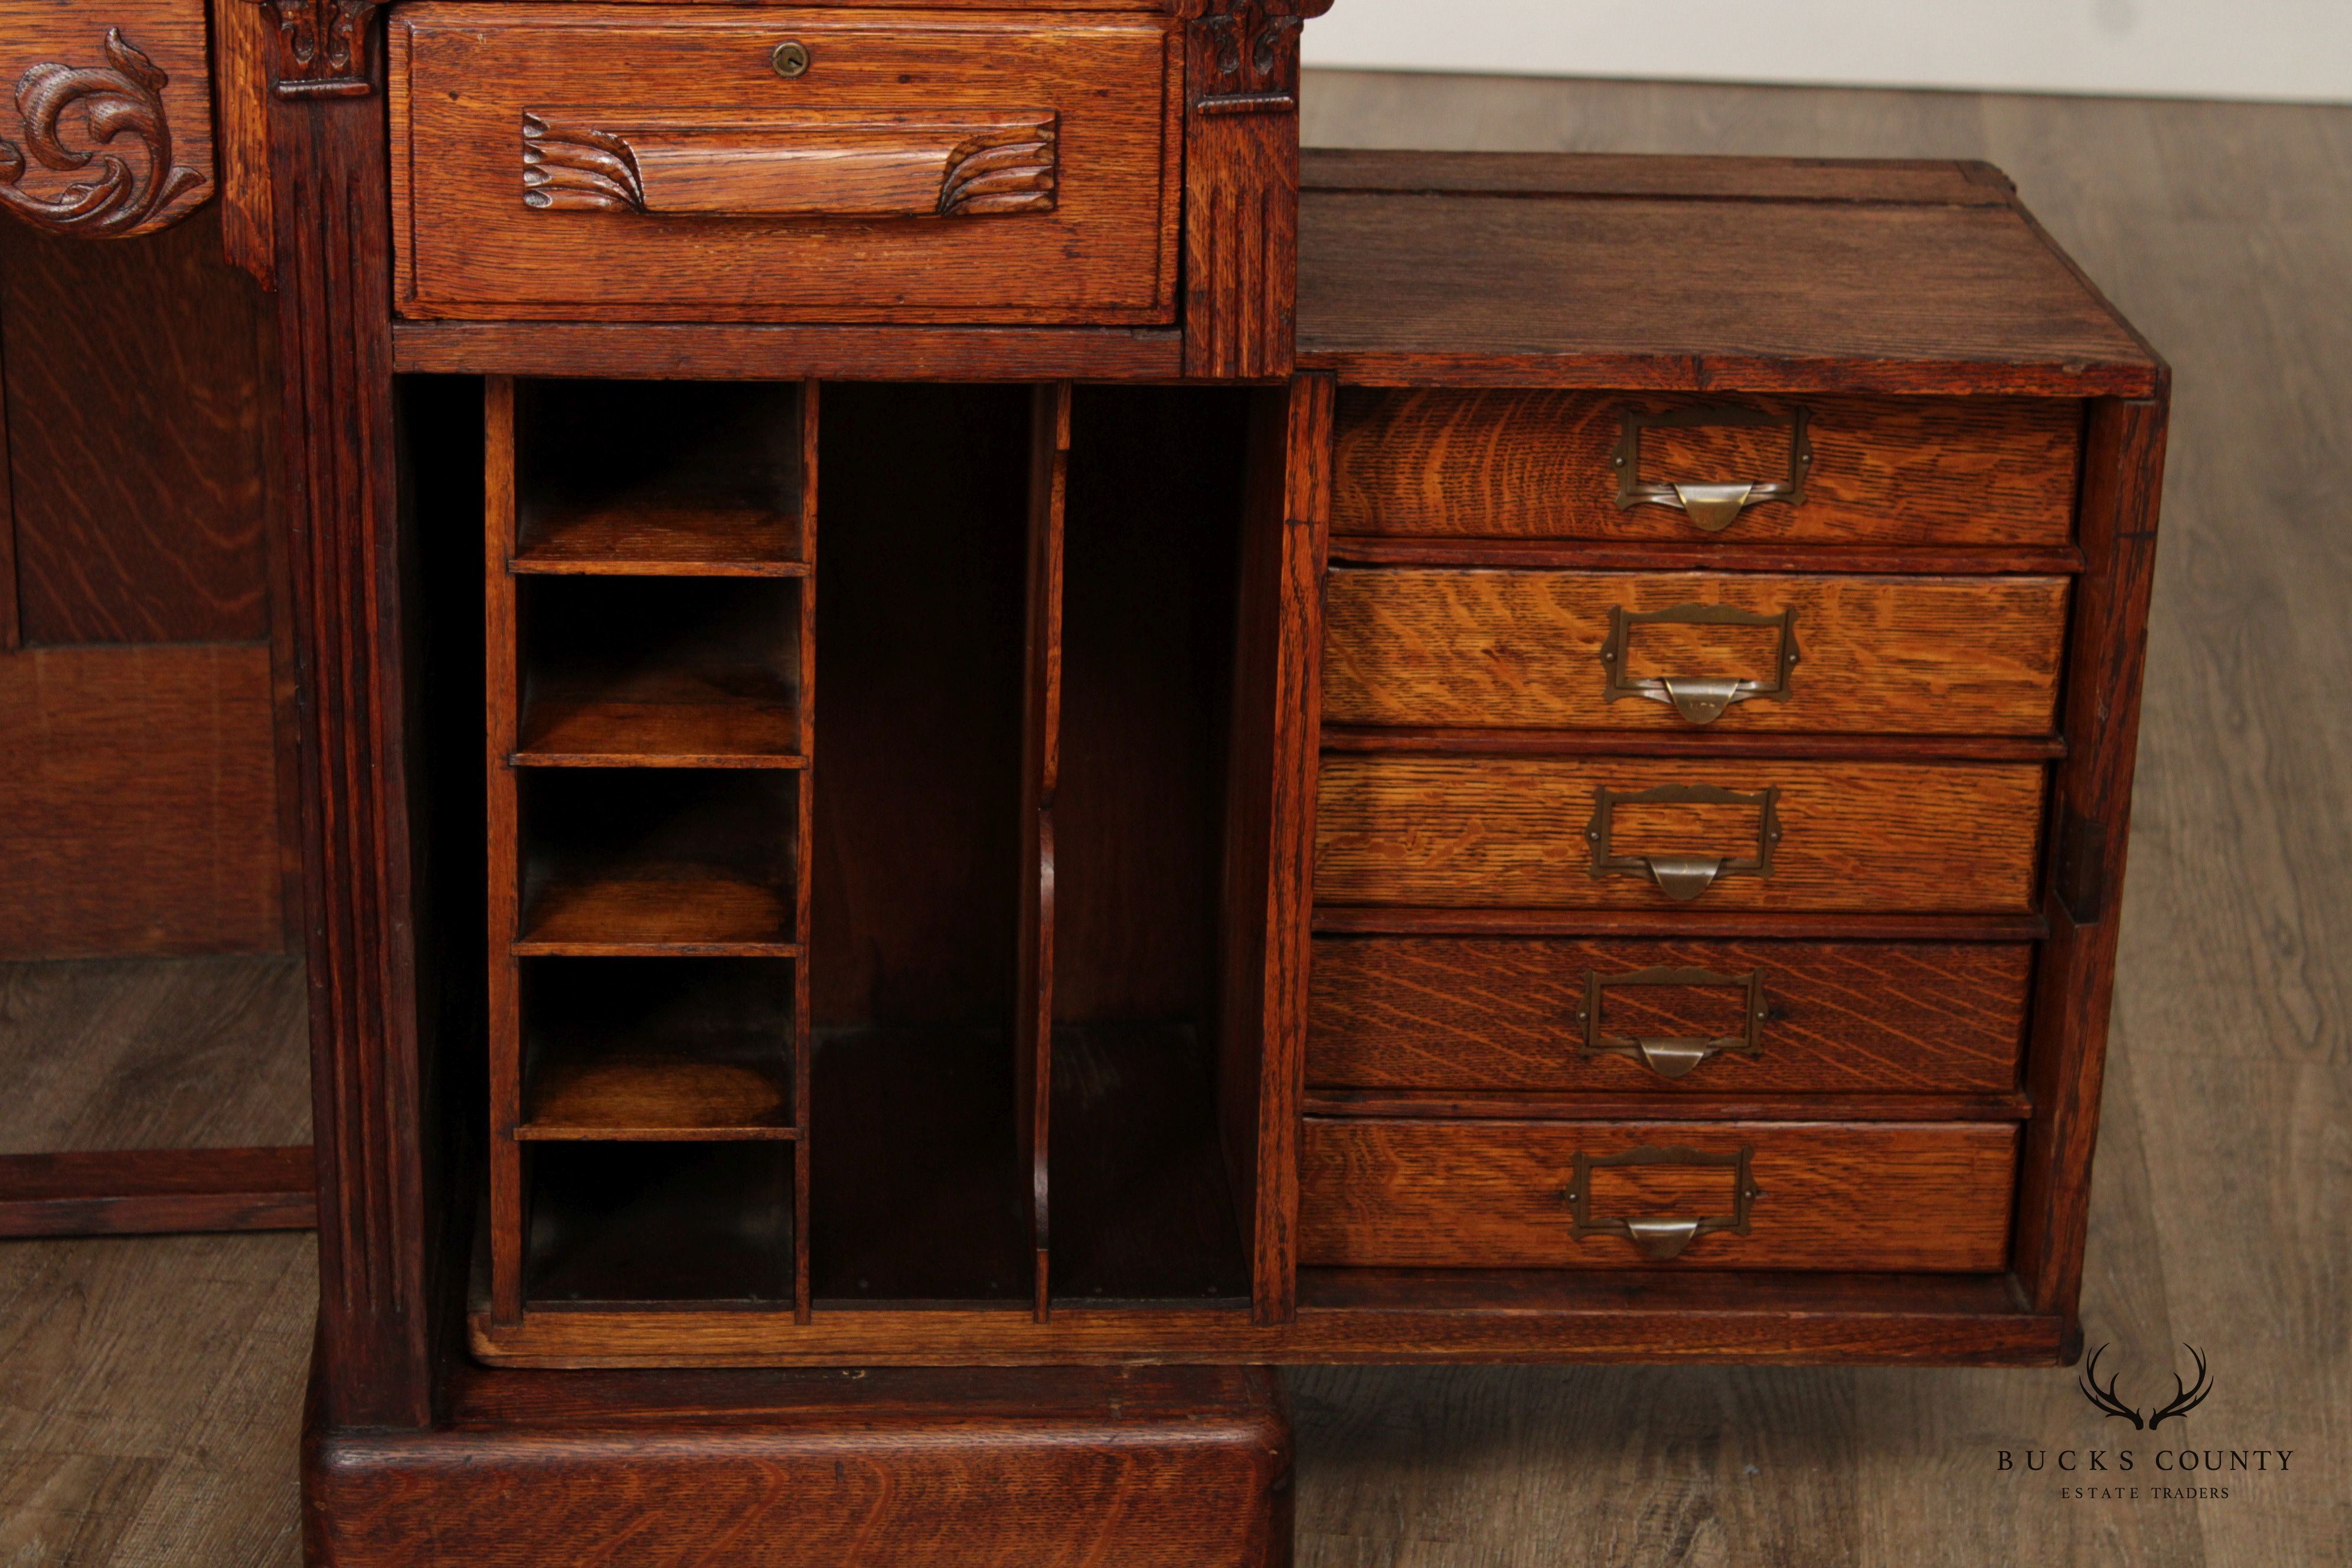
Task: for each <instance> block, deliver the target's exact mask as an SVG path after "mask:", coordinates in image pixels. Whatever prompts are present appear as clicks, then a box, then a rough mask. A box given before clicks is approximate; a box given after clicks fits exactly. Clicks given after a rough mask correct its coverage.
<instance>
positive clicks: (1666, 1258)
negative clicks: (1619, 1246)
mask: <svg viewBox="0 0 2352 1568" xmlns="http://www.w3.org/2000/svg"><path fill="white" fill-rule="evenodd" d="M1755 1159H1756V1150H1755V1147H1754V1146H1753V1145H1743V1146H1742V1147H1741V1148H1740V1150H1739V1152H1738V1153H1736V1154H1708V1153H1704V1152H1700V1151H1699V1150H1696V1149H1687V1148H1684V1147H1682V1146H1680V1145H1675V1146H1674V1147H1672V1148H1663V1149H1662V1148H1658V1147H1655V1146H1654V1145H1651V1144H1646V1143H1645V1144H1643V1146H1642V1147H1640V1148H1638V1149H1629V1150H1627V1151H1626V1152H1624V1153H1622V1154H1598V1155H1596V1154H1588V1153H1586V1152H1584V1151H1583V1150H1581V1149H1579V1150H1578V1151H1577V1152H1576V1167H1575V1171H1574V1173H1572V1174H1571V1175H1570V1178H1569V1184H1568V1191H1567V1192H1566V1193H1564V1194H1562V1196H1564V1197H1565V1198H1566V1199H1567V1200H1568V1208H1569V1233H1570V1235H1571V1236H1573V1237H1575V1238H1576V1239H1577V1240H1579V1241H1582V1240H1584V1239H1585V1238H1586V1237H1592V1236H1616V1237H1624V1238H1625V1239H1626V1240H1627V1241H1630V1242H1632V1243H1633V1245H1634V1246H1635V1247H1640V1248H1641V1249H1642V1252H1643V1255H1644V1256H1645V1257H1647V1258H1650V1259H1652V1260H1653V1261H1654V1262H1658V1263H1671V1262H1673V1261H1674V1260H1675V1258H1680V1257H1681V1256H1682V1255H1683V1253H1684V1252H1685V1250H1686V1249H1688V1247H1690V1244H1691V1243H1692V1242H1694V1241H1696V1240H1697V1239H1698V1238H1699V1237H1702V1236H1717V1235H1721V1234H1723V1233H1725V1232H1728V1233H1730V1234H1731V1235H1734V1236H1746V1235H1747V1234H1748V1225H1749V1222H1750V1220H1751V1219H1752V1218H1753V1216H1754V1214H1755V1208H1756V1200H1757V1199H1758V1198H1760V1197H1762V1196H1763V1195H1764V1189H1763V1188H1761V1187H1759V1186H1758V1185H1757V1184H1756V1174H1755V1169H1754V1166H1755ZM1643 1165H1680V1166H1695V1167H1698V1168H1701V1169H1717V1170H1725V1171H1729V1172H1730V1173H1732V1177H1731V1212H1730V1213H1729V1214H1724V1215H1700V1216H1699V1217H1697V1218H1696V1219H1595V1218H1593V1217H1592V1174H1593V1173H1594V1172H1596V1171H1608V1170H1623V1169H1626V1168H1628V1167H1633V1166H1643Z"/></svg>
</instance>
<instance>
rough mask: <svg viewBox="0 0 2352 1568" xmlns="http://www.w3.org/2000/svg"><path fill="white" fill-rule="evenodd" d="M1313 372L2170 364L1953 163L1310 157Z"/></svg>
mask: <svg viewBox="0 0 2352 1568" xmlns="http://www.w3.org/2000/svg"><path fill="white" fill-rule="evenodd" d="M1301 183H1302V186H1303V190H1302V194H1301V198H1300V244H1299V252H1300V256H1299V307H1298V357H1299V363H1300V366H1301V368H1305V369H1327V370H1335V371H1337V372H1339V374H1341V375H1342V376H1343V377H1344V378H1345V379H1347V380H1349V381H1352V382H1357V383H1370V384H1380V383H1419V384H1431V383H1441V384H1442V383H1445V382H1460V383H1464V384H1471V383H1475V384H1485V385H1496V384H1545V385H1552V386H1572V385H1580V384H1582V385H1607V386H1613V387H1655V388H1659V389H1662V390H1683V391H1706V390H1710V389H1717V388H1721V389H1729V388H1734V387H1737V388H1743V389H1747V390H1752V391H1768V390H1787V391H1809V390H1823V389H1830V388H1834V389H1836V390H1840V391H1848V392H1865V391H1877V392H1890V393H1895V392H1950V393H2033V394H2051V395H2073V396H2084V395H2119V396H2140V395H2148V394H2150V393H2152V392H2154V391H2156V390H2157V389H2158V387H2159V386H2160V385H2161V384H2162V383H2163V380H2164V377H2165V369H2164V365H2163V362H2162V361H2161V360H2160V359H2159V358H2158V356H2157V354H2156V353H2155V352H2154V351H2153V350H2152V349H2151V348H2150V347H2149V346H2148V345H2147V342H2145V341H2144V340H2142V339H2141V338H2140V337H2139V336H2138V334H2137V333H2136V332H2135V331H2132V329H2131V327H2130V326H2129V325H2128V323H2126V321H2124V320H2123V318H2122V317H2121V316H2120V315H2119V314H2118V313H2117V312H2116V310H2115V308H2114V307H2113V306H2112V305H2110V304H2109V303H2108V302H2107V301H2106V300H2105V299H2104V298H2103V297H2102V296H2101V295H2100V294H2099V292H2098V290H2097V289H2095V287H2093V286H2092V284H2091V283H2090V282H2089V281H2088V280H2087V279H2085V278H2084V277H2083V275H2082V273H2081V272H2080V271H2079V270H2078V269H2077V268H2075V267H2074V264H2073V263H2072V262H2071V261H2069V260H2068V259H2067V258H2066V257H2065V255H2064V254H2063V252H2062V251H2060V250H2059V249H2058V247H2056V245H2055V244H2053V242H2052V241H2051V239H2050V237H2048V236H2047V235H2046V234H2045V233H2044V232H2043V231H2042V228H2041V226H2039V225H2038V224H2036V223H2035V222H2034V221H2033V219H2032V216H2031V215H2030V214H2028V213H2027V212H2026V211H2025V210H2024V208H2023V207H2021V205H2018V202H2017V199H2016V195H2015V191H2014V189H2013V187H2012V186H2011V184H2010V182H2009V180H2008V179H2007V177H2006V176H2004V175H2003V174H2000V171H1998V170H1996V169H1993V168H1992V167H1990V165H1988V164H1983V163H1956V162H1948V161H1946V162H1922V163H1889V162H1842V161H1832V160H1818V159H1808V160H1790V159H1767V158H1690V157H1663V156H1641V155H1601V156H1588V155H1576V154H1549V153H1535V154H1529V153H1385V152H1365V151H1347V152H1338V151H1310V152H1308V153H1306V154H1305V157H1304V161H1303V168H1302V182H1301Z"/></svg>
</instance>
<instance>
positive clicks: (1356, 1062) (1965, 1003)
mask: <svg viewBox="0 0 2352 1568" xmlns="http://www.w3.org/2000/svg"><path fill="white" fill-rule="evenodd" d="M2032 963H2033V953H2032V948H2030V947H2028V946H2025V945H2023V944H2021V943H1962V942H1937V943H1927V942H1636V941H1575V940H1565V939H1549V938H1527V937H1480V938H1472V937H1382V936H1325V937H1320V938H1318V939H1317V941H1316V942H1315V949H1314V959H1313V968H1312V980H1311V984H1310V988H1309V1002H1308V1008H1307V1084H1308V1085H1309V1087H1312V1088H1329V1089H1394V1090H1423V1091H1429V1092H1433V1093H1437V1092H1447V1091H1453V1092H1464V1093H1478V1092H1504V1093H1579V1092H1599V1093H1655V1092H1678V1093H1685V1094H1700V1095H1717V1094H1720V1095H1748V1094H1968V1093H1978V1094H1998V1093H2005V1092H2008V1091H2010V1090H2012V1089H2015V1088H2016V1087H2017V1062H2018V1053H2019V1048H2020V1045H2021V1040H2022V1039H2023V1036H2024V1026H2025V1007H2026V986H2027V983H2028V981H2029V979H2030V978H2031V976H2032Z"/></svg>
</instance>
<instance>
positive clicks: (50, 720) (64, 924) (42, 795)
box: [0, 644, 285, 958]
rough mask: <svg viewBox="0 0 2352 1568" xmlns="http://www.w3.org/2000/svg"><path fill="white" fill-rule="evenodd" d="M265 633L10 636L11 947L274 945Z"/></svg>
mask: <svg viewBox="0 0 2352 1568" xmlns="http://www.w3.org/2000/svg"><path fill="white" fill-rule="evenodd" d="M272 703H273V698H272V691H271V685H270V669H269V649H268V647H267V646H266V645H260V644H253V645H218V644H214V645H205V644H192V645H180V646H172V647H140V646H136V645H133V646H129V647H48V648H40V647H35V648H23V649H19V650H17V651H16V652H14V653H0V734H5V735H6V736H8V737H9V738H10V742H9V744H8V745H7V746H6V747H5V749H0V952H5V953H7V954H8V955H10V956H12V957H19V958H31V957H58V958H62V957H71V956H95V955H100V954H109V953H147V954H163V953H179V954H190V953H200V952H277V951H278V950H279V949H280V948H281V947H282V946H283V944H284V942H285V927H284V922H283V920H282V918H281V912H280V904H279V900H280V897H281V878H280V868H279V863H278V790H277V778H276V767H277V763H276V758H275V754H274V751H273V747H272V742H271V731H270V724H271V719H272Z"/></svg>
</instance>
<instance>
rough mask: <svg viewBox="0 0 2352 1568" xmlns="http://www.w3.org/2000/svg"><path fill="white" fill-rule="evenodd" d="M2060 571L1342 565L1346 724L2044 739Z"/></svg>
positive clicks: (1327, 685)
mask: <svg viewBox="0 0 2352 1568" xmlns="http://www.w3.org/2000/svg"><path fill="white" fill-rule="evenodd" d="M2065 615H2066V582H2065V579H2063V578H2061V577H1978V578H1963V577H1832V576H1805V577H1796V576H1767V575H1754V574H1737V575H1735V574H1727V573H1708V572H1672V573H1666V572H1652V573H1632V572H1626V573H1616V572H1608V573H1599V572H1528V571H1506V570H1482V569H1473V568H1462V567H1441V568H1417V567H1414V568H1396V569H1381V570H1349V569H1345V568H1339V569H1335V570H1334V571H1333V572H1332V573H1331V576H1330V583H1329V587H1328V596H1327V601H1326V606H1325V610H1324V625H1325V627H1326V634H1325V635H1326V648H1327V652H1326V656H1325V660H1324V689H1323V692H1324V695H1323V702H1324V717H1325V718H1326V719H1327V720H1328V721H1331V722H1334V723H1341V724H1388V725H1429V726H1441V727H1489V728H1497V729H1551V728H1558V729H1659V730H1678V729H1692V728H1696V727H1698V726H1703V725H1712V726H1715V727H1716V728H1717V730H1719V731H1743V730H1773V731H1876V732H1880V733H1889V734H1988V735H1990V734H2019V735H2029V734H2046V733H2048V732H2049V731H2050V729H2051V726H2052V722H2053V710H2054V708H2055V706H2056V702H2057V695H2058V669H2059V665H2060V662H2061V660H2062V658H2063V655H2064V650H2065V624H2066V623H2065Z"/></svg>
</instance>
